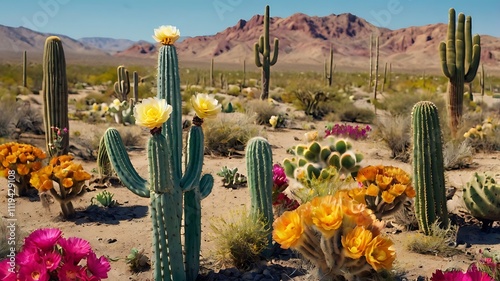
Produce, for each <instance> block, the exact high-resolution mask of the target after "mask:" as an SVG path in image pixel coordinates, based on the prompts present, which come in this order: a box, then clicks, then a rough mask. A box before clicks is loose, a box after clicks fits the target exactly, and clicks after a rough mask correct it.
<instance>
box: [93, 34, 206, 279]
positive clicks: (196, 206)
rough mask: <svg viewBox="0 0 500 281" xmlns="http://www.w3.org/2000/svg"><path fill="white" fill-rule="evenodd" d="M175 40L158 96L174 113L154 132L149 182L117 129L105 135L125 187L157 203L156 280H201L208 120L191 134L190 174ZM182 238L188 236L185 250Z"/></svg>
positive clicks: (165, 49) (162, 62)
mask: <svg viewBox="0 0 500 281" xmlns="http://www.w3.org/2000/svg"><path fill="white" fill-rule="evenodd" d="M162 28H163V29H166V30H167V32H168V31H170V32H172V31H171V30H172V28H173V27H165V26H163V27H161V28H160V32H164V31H163V29H162ZM169 28H170V29H169ZM173 30H174V31H176V29H173ZM156 31H157V30H155V33H156ZM177 34H178V33H177ZM174 35H175V34H174ZM172 36H173V35H172ZM174 38H175V39H177V38H178V36H176V37H175V36H174ZM175 39H173V38H171V37H166V38H164V40H165V41H163V40H162V41H161V42H162V43H163V44H164V45H162V46H161V48H160V50H159V54H158V94H157V97H158V98H159V99H165V100H166V101H167V103H168V104H169V105H171V106H172V113H171V115H170V118H169V119H168V121H166V122H165V123H163V125H161V127H155V128H153V129H152V130H151V137H150V139H149V143H148V159H149V161H148V162H149V181H147V180H146V179H143V178H142V177H141V176H139V174H138V173H137V172H136V170H135V169H134V167H133V165H132V164H131V162H130V159H129V157H128V155H127V152H126V150H125V147H124V145H123V143H122V141H121V138H120V135H119V134H118V131H117V130H116V129H108V130H107V131H106V133H105V134H104V136H103V139H104V144H105V145H104V149H106V151H107V154H108V157H109V160H110V162H111V164H112V166H113V169H114V170H115V172H116V173H117V175H118V177H119V178H120V179H121V181H122V182H123V184H124V185H125V186H127V188H128V189H130V190H131V191H132V192H133V193H135V194H137V195H139V196H141V197H149V198H150V199H151V205H150V213H151V219H152V226H153V256H154V270H153V275H154V280H156V281H185V280H188V281H194V280H195V279H196V277H197V275H198V271H199V255H200V245H201V200H202V199H203V198H205V197H206V196H208V195H209V194H210V192H211V190H212V186H213V177H212V176H211V175H209V174H206V175H203V176H201V170H202V166H203V155H204V141H203V139H204V138H203V130H202V128H201V124H202V122H203V120H202V119H200V118H198V117H195V119H194V120H193V126H192V127H191V128H190V130H189V133H188V139H187V157H186V166H185V169H184V171H183V169H182V166H181V165H182V154H183V153H182V149H183V145H182V119H181V118H182V108H181V106H182V104H181V103H182V98H181V93H180V79H179V68H178V61H177V52H176V49H175V46H174V45H173V41H175ZM183 208H184V209H183ZM183 217H184V230H183V231H182V229H181V228H182V225H181V221H182V218H183ZM181 233H184V248H183V247H182V243H181V241H182V239H181ZM183 252H184V253H185V255H184V254H183Z"/></svg>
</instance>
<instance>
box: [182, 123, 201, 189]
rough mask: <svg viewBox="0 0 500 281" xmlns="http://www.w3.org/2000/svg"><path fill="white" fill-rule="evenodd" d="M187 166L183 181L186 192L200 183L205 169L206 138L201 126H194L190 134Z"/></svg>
mask: <svg viewBox="0 0 500 281" xmlns="http://www.w3.org/2000/svg"><path fill="white" fill-rule="evenodd" d="M187 143H188V153H187V161H186V163H187V165H186V170H185V171H184V175H183V176H182V179H181V188H182V190H183V191H184V192H186V191H188V190H191V189H192V188H193V187H194V184H195V183H196V184H197V182H198V180H199V179H198V178H197V177H199V175H200V174H201V170H202V167H203V156H204V136H203V129H202V128H201V126H197V125H193V126H191V129H190V130H189V134H188V139H187Z"/></svg>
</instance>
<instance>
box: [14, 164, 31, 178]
mask: <svg viewBox="0 0 500 281" xmlns="http://www.w3.org/2000/svg"><path fill="white" fill-rule="evenodd" d="M17 173H18V174H19V175H20V176H25V175H27V174H29V173H30V168H29V166H28V165H26V164H17Z"/></svg>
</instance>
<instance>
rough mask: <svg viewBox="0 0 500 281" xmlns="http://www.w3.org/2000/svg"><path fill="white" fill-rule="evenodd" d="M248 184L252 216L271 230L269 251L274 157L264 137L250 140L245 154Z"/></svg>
mask: <svg viewBox="0 0 500 281" xmlns="http://www.w3.org/2000/svg"><path fill="white" fill-rule="evenodd" d="M245 158H246V164H247V174H248V177H247V182H248V188H249V189H250V197H251V203H252V205H251V214H252V215H253V216H254V218H255V219H258V218H262V219H263V220H264V223H265V224H266V226H267V227H268V228H269V230H270V232H269V236H268V250H270V249H271V247H272V235H271V232H272V225H273V202H272V196H273V194H272V193H273V155H272V151H271V145H269V142H268V141H267V140H266V139H264V138H262V137H255V138H252V139H250V141H248V144H247V151H246V154H245Z"/></svg>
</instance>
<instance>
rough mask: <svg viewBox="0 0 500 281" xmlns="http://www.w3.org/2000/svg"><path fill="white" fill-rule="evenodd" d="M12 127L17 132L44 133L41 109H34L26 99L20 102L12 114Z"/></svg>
mask: <svg viewBox="0 0 500 281" xmlns="http://www.w3.org/2000/svg"><path fill="white" fill-rule="evenodd" d="M13 119H14V122H15V123H14V127H15V128H16V131H17V133H19V134H20V133H26V132H30V133H33V134H36V135H42V134H44V131H43V118H42V113H41V110H38V109H35V108H33V107H32V106H31V103H30V102H28V101H26V102H22V104H21V105H20V106H19V104H18V108H17V111H16V114H15V115H14V118H13Z"/></svg>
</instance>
